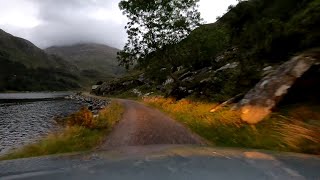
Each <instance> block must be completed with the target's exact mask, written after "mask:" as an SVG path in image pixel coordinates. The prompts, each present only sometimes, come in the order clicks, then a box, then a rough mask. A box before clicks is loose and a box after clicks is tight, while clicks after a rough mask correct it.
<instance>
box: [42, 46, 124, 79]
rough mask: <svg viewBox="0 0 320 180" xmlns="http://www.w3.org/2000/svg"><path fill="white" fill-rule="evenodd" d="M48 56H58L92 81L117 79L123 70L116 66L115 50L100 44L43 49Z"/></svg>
mask: <svg viewBox="0 0 320 180" xmlns="http://www.w3.org/2000/svg"><path fill="white" fill-rule="evenodd" d="M45 51H46V52H47V53H49V54H54V55H58V56H60V57H62V58H64V59H65V60H67V61H69V62H71V63H73V64H75V65H76V66H77V67H78V68H79V69H80V70H81V71H82V75H84V76H86V77H89V78H91V79H92V80H96V81H98V80H102V79H108V78H112V77H118V76H120V75H123V74H124V72H125V71H124V68H121V67H119V66H118V62H117V59H116V56H117V52H118V51H119V50H118V49H116V48H113V47H110V46H107V45H102V44H93V43H91V44H76V45H72V46H53V47H49V48H47V49H45Z"/></svg>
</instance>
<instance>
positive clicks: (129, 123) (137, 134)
mask: <svg viewBox="0 0 320 180" xmlns="http://www.w3.org/2000/svg"><path fill="white" fill-rule="evenodd" d="M117 101H119V102H120V103H121V104H122V105H123V106H124V108H125V112H124V114H123V117H122V120H121V121H120V122H119V123H118V124H117V125H116V127H115V128H114V130H113V131H112V132H111V134H110V135H109V136H108V137H107V139H106V142H105V143H104V144H103V146H102V147H101V149H103V150H108V149H113V148H115V147H121V146H141V145H151V144H198V145H204V144H205V142H204V140H202V138H201V137H199V136H198V135H196V134H194V133H192V132H191V131H189V130H188V129H187V128H185V127H184V126H183V125H181V124H180V123H178V122H176V121H174V120H173V119H171V118H169V117H168V116H166V115H165V114H163V113H162V112H160V111H158V110H156V109H153V108H149V107H146V106H145V105H143V104H141V103H138V102H135V101H132V100H124V99H119V100H117Z"/></svg>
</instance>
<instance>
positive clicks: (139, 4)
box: [118, 0, 201, 68]
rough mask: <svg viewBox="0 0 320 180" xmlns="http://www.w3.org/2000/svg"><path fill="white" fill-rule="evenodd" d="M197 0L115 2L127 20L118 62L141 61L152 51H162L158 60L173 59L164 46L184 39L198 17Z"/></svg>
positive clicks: (122, 63) (195, 23)
mask: <svg viewBox="0 0 320 180" xmlns="http://www.w3.org/2000/svg"><path fill="white" fill-rule="evenodd" d="M198 2H199V0H148V1H146V0H122V1H121V2H120V3H119V7H120V9H121V10H122V11H123V14H124V15H126V16H127V18H128V19H129V22H128V23H127V26H126V27H125V28H126V30H127V34H128V41H127V43H126V45H125V46H124V48H123V50H122V51H120V52H119V53H118V60H119V63H120V65H123V66H125V67H127V68H128V67H129V66H130V65H133V64H135V63H138V64H140V63H143V61H144V63H145V61H146V59H147V57H148V56H150V55H151V54H152V56H154V54H157V53H154V52H158V51H163V53H158V54H161V57H159V58H158V60H160V61H165V62H163V64H166V65H168V64H170V62H172V61H173V59H172V58H171V57H170V54H169V53H168V52H167V50H165V49H169V48H165V47H166V46H167V47H168V46H171V45H174V44H176V43H178V42H180V41H181V40H182V39H184V38H185V37H186V36H187V35H189V33H190V32H191V31H192V30H194V29H195V28H196V27H197V26H198V25H199V24H200V21H201V18H200V13H199V12H198V9H197V8H198V5H197V3H198Z"/></svg>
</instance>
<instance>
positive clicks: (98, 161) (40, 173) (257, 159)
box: [0, 145, 320, 180]
mask: <svg viewBox="0 0 320 180" xmlns="http://www.w3.org/2000/svg"><path fill="white" fill-rule="evenodd" d="M319 169H320V159H319V157H316V156H309V155H301V154H285V153H280V154H279V153H273V152H262V151H253V150H252V151H251V150H235V149H223V148H208V147H196V146H183V145H180V146H179V145H152V146H140V147H125V148H118V149H114V150H112V151H103V152H102V151H100V152H93V153H88V154H78V155H67V156H53V157H42V158H32V159H21V160H13V161H2V162H0V179H1V180H11V179H39V180H43V179H46V180H50V179H52V180H54V179H59V180H63V179H77V180H82V179H91V180H95V179H110V180H113V179H130V180H135V179H136V180H142V179H159V180H163V179H172V180H180V179H181V180H188V179H195V180H207V179H208V180H214V179H219V180H220V179H239V180H240V179H244V180H251V179H252V180H257V179H259V180H260V179H279V180H286V179H288V180H295V179H297V180H300V179H312V180H318V179H319V178H320V171H319Z"/></svg>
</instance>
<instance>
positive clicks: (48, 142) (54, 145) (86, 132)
mask: <svg viewBox="0 0 320 180" xmlns="http://www.w3.org/2000/svg"><path fill="white" fill-rule="evenodd" d="M123 110H124V109H123V107H122V106H121V105H120V104H119V103H117V102H115V101H112V102H111V104H110V105H109V106H108V107H106V108H105V109H103V110H101V111H100V112H99V116H97V117H94V116H93V114H92V113H91V111H89V110H88V109H86V108H82V109H81V110H80V111H78V112H76V113H74V114H72V115H70V116H69V117H67V118H65V119H63V120H61V122H60V123H62V124H63V125H64V126H65V128H64V129H63V130H62V131H61V132H59V133H54V134H50V135H48V136H47V137H46V138H44V139H42V140H40V141H39V142H37V143H35V144H30V145H27V146H25V147H23V148H21V149H18V150H15V151H13V152H11V153H9V154H7V155H5V156H3V157H0V160H8V159H17V158H26V157H33V156H42V155H51V154H60V153H70V152H80V151H87V150H91V149H93V148H95V147H97V146H98V145H99V144H101V143H102V142H103V140H104V139H105V137H106V135H107V134H108V133H109V132H111V130H112V128H113V127H114V125H115V124H116V123H117V122H118V121H119V120H120V118H121V116H122V113H123Z"/></svg>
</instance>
